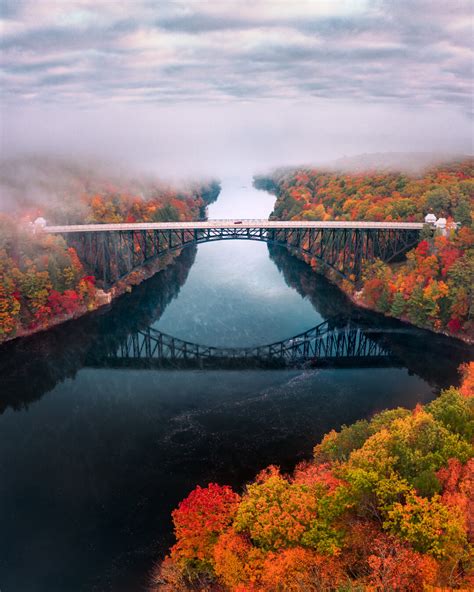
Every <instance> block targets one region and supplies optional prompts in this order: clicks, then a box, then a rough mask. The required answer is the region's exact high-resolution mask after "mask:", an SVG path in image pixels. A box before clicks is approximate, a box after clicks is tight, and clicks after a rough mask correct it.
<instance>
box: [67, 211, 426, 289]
mask: <svg viewBox="0 0 474 592" xmlns="http://www.w3.org/2000/svg"><path fill="white" fill-rule="evenodd" d="M206 224H207V225H206V226H199V225H196V227H194V228H193V227H189V226H187V225H186V223H181V224H180V223H176V224H174V225H173V224H165V223H164V224H155V225H154V224H149V225H147V224H136V225H133V224H116V225H112V224H111V225H103V227H101V225H93V226H92V228H93V230H88V229H87V228H86V227H75V230H74V231H72V232H68V231H67V230H63V229H67V228H68V227H57V230H55V232H57V233H63V234H64V235H65V237H66V239H67V241H68V242H69V243H70V244H71V245H73V246H74V247H75V248H76V250H77V251H78V254H79V257H80V258H81V259H82V260H83V261H84V262H85V263H86V264H87V265H88V266H89V268H91V270H92V271H93V272H94V273H95V275H96V276H97V277H98V278H100V279H101V280H102V282H103V285H104V287H108V286H110V285H111V284H113V283H114V282H116V281H118V280H119V279H121V278H122V277H124V276H126V275H127V274H128V273H130V272H131V271H133V270H134V269H136V268H138V267H140V266H141V265H143V264H145V263H148V262H149V261H151V260H152V259H155V258H156V257H159V256H162V255H164V254H166V253H169V252H173V251H177V250H181V249H183V248H185V247H188V246H193V245H199V244H203V243H209V242H216V241H224V240H252V241H258V242H266V243H270V244H275V245H279V246H283V247H286V248H289V249H290V250H294V251H296V252H299V253H301V254H302V255H305V256H307V257H310V258H315V259H316V260H317V261H319V262H320V263H321V264H322V265H323V266H324V267H326V268H328V269H331V270H332V271H333V272H335V273H336V274H337V275H339V276H340V277H342V278H345V279H350V280H353V281H357V280H358V279H359V278H360V273H361V267H362V261H364V260H374V259H375V258H379V259H382V260H383V261H385V262H389V261H392V260H393V259H395V258H396V257H399V256H400V255H402V254H403V253H405V252H406V251H407V250H409V249H410V248H412V247H414V246H415V245H416V244H417V243H418V241H419V238H420V231H421V228H422V227H423V225H422V224H405V225H404V224H396V223H395V224H391V225H390V224H381V223H353V224H352V223H344V222H341V223H337V222H336V223H334V222H333V223H328V224H325V223H320V224H319V225H317V223H313V225H309V224H308V223H305V222H302V223H300V225H298V223H295V222H288V223H279V224H280V225H279V226H275V223H273V225H271V226H270V225H269V224H272V223H271V222H268V221H266V224H263V223H261V222H260V223H252V224H245V225H237V224H235V223H232V224H230V223H228V224H227V225H223V224H215V225H212V223H211V222H209V223H206ZM277 224H278V223H277ZM105 227H107V228H105ZM102 228H104V229H102Z"/></svg>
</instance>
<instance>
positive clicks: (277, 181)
mask: <svg viewBox="0 0 474 592" xmlns="http://www.w3.org/2000/svg"><path fill="white" fill-rule="evenodd" d="M254 184H255V186H256V187H257V188H261V189H265V190H268V191H271V192H273V193H275V195H276V198H277V199H276V204H275V208H274V211H273V213H272V215H271V218H272V219H275V220H370V221H407V222H418V221H419V222H422V221H423V220H424V216H425V215H426V214H427V213H429V212H432V213H434V215H435V216H436V217H437V218H441V217H443V218H446V219H447V224H448V228H449V227H450V226H451V229H450V230H448V231H447V232H446V233H445V234H443V233H441V232H439V231H437V232H435V233H434V234H433V233H431V232H429V231H427V232H425V236H424V240H422V241H421V242H420V243H419V245H418V246H417V248H416V249H413V250H412V251H411V252H409V253H408V254H407V257H406V261H405V262H403V263H400V262H398V263H395V264H390V265H387V264H384V263H383V262H381V261H375V262H372V263H369V262H367V261H366V262H363V277H362V285H361V286H356V285H355V283H354V282H350V281H342V282H341V281H340V280H338V279H337V277H331V279H332V280H334V281H337V282H338V283H339V285H340V287H341V288H342V289H343V290H344V291H345V292H346V293H348V294H349V295H350V296H351V297H352V298H353V300H354V301H355V302H356V303H358V304H361V305H363V306H366V307H368V308H371V309H373V310H377V311H378V312H381V313H383V314H386V315H389V316H393V317H396V318H399V319H402V320H405V321H409V322H411V323H413V324H415V325H418V326H420V327H424V328H427V329H431V330H435V331H442V332H444V333H447V334H450V335H454V336H458V337H461V338H465V339H468V340H469V339H472V338H473V337H474V298H473V289H474V225H473V220H474V218H473V213H474V160H473V159H472V158H469V159H464V160H461V161H457V162H452V163H449V164H446V165H438V166H434V167H432V168H428V169H427V170H425V171H424V172H423V173H419V174H414V173H410V174H408V173H397V172H393V171H386V172H384V171H368V172H359V171H357V172H338V171H334V170H330V171H325V170H319V169H315V168H298V169H294V170H288V169H282V170H277V171H275V172H274V173H272V174H271V175H268V176H256V177H255V178H254ZM451 221H455V222H457V223H459V225H458V227H457V228H454V226H452V225H450V222H451ZM294 254H297V253H296V252H295V253H294ZM307 262H308V263H310V264H311V265H312V266H313V267H314V268H315V269H318V271H324V270H323V269H322V268H319V266H318V262H317V261H316V260H307Z"/></svg>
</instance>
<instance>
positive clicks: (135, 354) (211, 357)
mask: <svg viewBox="0 0 474 592" xmlns="http://www.w3.org/2000/svg"><path fill="white" fill-rule="evenodd" d="M381 338H383V331H374V330H369V329H363V328H361V327H360V326H357V324H355V323H354V322H353V321H351V320H350V319H341V318H340V317H337V318H333V319H328V320H326V321H324V322H323V323H320V324H319V325H317V326H316V327H312V328H311V329H309V330H308V331H305V332H303V333H299V334H298V335H294V336H292V337H289V338H287V339H283V340H281V341H277V342H274V343H269V344H266V345H259V346H253V347H213V346H207V345H201V344H199V343H193V342H190V341H184V340H182V339H178V338H176V337H173V336H172V335H168V334H166V333H162V332H161V331H158V330H157V329H154V328H152V327H148V328H147V329H143V330H138V331H135V332H133V333H130V334H128V335H127V337H126V338H125V339H124V340H123V341H122V342H121V343H120V344H119V346H118V347H114V348H112V349H109V350H104V349H101V350H100V352H98V353H96V354H95V355H94V354H93V353H92V355H90V356H89V357H88V359H87V360H86V365H87V366H93V367H96V368H97V367H108V368H124V367H126V368H131V367H132V368H147V367H148V368H161V367H165V368H167V367H171V368H173V367H175V368H180V369H185V368H196V367H198V368H207V369H212V368H219V369H220V368H225V367H239V368H242V367H269V368H276V367H294V366H296V367H298V366H304V365H309V366H310V367H328V366H330V367H361V366H364V367H374V366H376V367H392V366H401V365H402V364H401V362H400V361H399V360H398V359H397V357H396V356H395V355H393V353H392V352H391V350H390V348H389V346H388V345H387V344H386V343H384V342H383V340H381Z"/></svg>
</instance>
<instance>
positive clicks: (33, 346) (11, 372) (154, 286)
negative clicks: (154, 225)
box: [0, 248, 196, 413]
mask: <svg viewBox="0 0 474 592" xmlns="http://www.w3.org/2000/svg"><path fill="white" fill-rule="evenodd" d="M195 257H196V250H195V249H193V248H187V249H185V250H184V251H183V252H182V253H181V254H180V256H179V257H177V258H176V259H175V261H174V263H173V264H172V265H170V266H169V267H167V268H166V269H164V270H163V271H161V272H160V273H157V274H156V275H155V276H153V277H152V278H150V279H149V280H148V281H147V282H144V283H143V284H141V285H139V286H137V287H136V288H135V289H134V290H133V292H132V293H131V294H125V295H124V296H122V297H121V298H119V299H118V300H117V301H116V302H114V303H113V306H112V307H111V308H110V309H109V310H107V311H104V310H100V311H97V312H96V313H94V314H91V315H87V316H85V317H83V318H81V319H79V320H77V321H71V322H69V323H65V324H63V325H59V326H58V327H55V328H53V329H51V330H50V331H46V332H44V333H39V334H37V335H33V336H31V337H29V338H24V339H19V340H16V341H14V342H11V343H6V344H4V345H3V346H0V377H1V378H0V385H1V389H0V413H2V412H3V411H4V410H5V409H6V408H7V407H8V406H11V407H13V408H14V409H21V408H23V407H25V406H27V405H28V403H30V402H31V401H34V400H36V399H39V398H41V397H42V396H43V395H44V394H45V393H47V392H48V391H51V390H52V389H54V387H55V386H56V385H57V384H58V383H60V382H62V381H64V380H65V379H67V378H74V376H76V374H77V372H78V371H79V370H80V369H81V368H83V367H84V366H85V365H86V362H87V359H88V357H90V356H91V355H93V354H92V352H94V351H95V352H98V351H101V350H106V351H110V350H111V349H114V348H115V349H116V348H118V347H119V344H120V343H122V342H123V340H124V339H126V338H127V336H128V335H129V334H130V333H133V332H134V331H139V330H141V329H146V328H147V327H149V326H150V325H152V324H153V323H154V322H155V321H156V320H157V319H159V318H160V317H161V315H162V314H163V311H164V310H165V308H166V307H167V306H168V304H169V303H170V302H171V301H172V300H173V299H174V298H176V297H177V296H178V294H179V291H180V289H181V286H182V285H183V284H184V283H185V282H186V278H187V276H188V273H189V270H190V268H191V266H192V265H193V263H194V260H195Z"/></svg>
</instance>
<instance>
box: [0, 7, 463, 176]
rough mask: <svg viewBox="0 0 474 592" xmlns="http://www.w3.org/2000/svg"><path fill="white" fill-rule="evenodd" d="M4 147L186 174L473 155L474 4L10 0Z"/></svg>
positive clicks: (1, 39) (0, 61) (4, 48)
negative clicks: (364, 156) (394, 155)
mask: <svg viewBox="0 0 474 592" xmlns="http://www.w3.org/2000/svg"><path fill="white" fill-rule="evenodd" d="M0 10H1V18H2V21H1V36H0V46H1V50H0V66H1V105H0V106H1V120H2V128H1V133H2V136H1V149H2V155H5V154H14V153H15V152H17V151H21V150H31V151H40V150H44V149H48V150H53V151H61V152H62V153H65V152H66V153H67V155H68V156H71V157H74V156H75V155H80V154H85V153H88V152H89V153H90V154H91V155H101V156H103V157H105V158H108V157H110V158H118V159H122V160H124V159H127V160H130V161H133V162H134V163H140V162H141V163H145V164H146V166H163V167H164V168H166V167H168V168H174V169H176V170H186V169H191V168H194V169H199V167H207V168H211V169H212V168H213V167H215V168H218V167H225V166H228V165H229V163H231V162H232V163H234V164H235V163H237V162H240V163H242V166H246V167H251V166H255V168H258V167H259V166H264V165H267V164H277V163H283V164H284V163H286V162H288V163H295V162H301V161H303V162H308V161H312V160H321V159H322V160H324V159H331V158H334V157H337V156H341V155H343V154H354V153H357V152H370V151H419V150H427V151H439V150H441V151H456V152H472V69H473V55H472V50H473V48H472V33H473V30H472V28H473V20H472V19H473V14H472V11H473V4H472V2H471V1H470V0H331V1H329V0H327V1H325V0H321V1H319V0H249V1H247V0H240V1H238V2H234V1H232V0H221V1H206V0H188V1H182V0H173V1H167V0H159V1H156V2H155V1H153V2H148V1H146V0H120V1H113V0H0Z"/></svg>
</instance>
